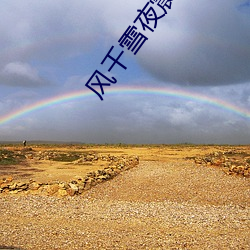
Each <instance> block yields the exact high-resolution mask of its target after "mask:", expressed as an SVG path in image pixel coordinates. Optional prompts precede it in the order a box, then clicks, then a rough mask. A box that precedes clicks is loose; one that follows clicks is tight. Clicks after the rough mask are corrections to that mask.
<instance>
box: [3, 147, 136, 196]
mask: <svg viewBox="0 0 250 250" xmlns="http://www.w3.org/2000/svg"><path fill="white" fill-rule="evenodd" d="M17 155H20V152H18V153H17ZM73 155H75V158H77V160H75V161H72V162H71V163H72V164H84V163H86V162H95V161H98V160H102V161H107V162H108V166H107V167H105V168H104V169H102V170H96V171H93V172H89V173H87V175H86V176H84V177H82V176H78V177H75V178H74V179H72V180H71V181H69V182H62V181H54V182H50V183H40V182H37V181H34V180H30V181H27V182H21V181H19V182H17V181H14V180H13V178H12V177H9V178H4V179H2V180H0V193H2V194H19V193H24V194H32V193H34V194H45V195H56V196H67V195H70V196H74V195H80V194H82V193H84V191H86V190H88V189H90V188H91V187H93V186H95V185H97V184H99V183H102V182H104V181H108V180H110V179H112V178H114V177H115V176H117V175H118V174H119V173H121V172H123V171H126V170H128V169H131V168H133V167H136V166H137V165H138V164H139V157H138V156H127V155H121V156H111V155H109V154H108V155H98V154H96V153H94V152H92V153H85V154H76V153H73ZM58 157H69V158H70V159H71V160H72V159H74V158H72V154H68V153H62V152H52V151H51V152H46V151H45V152H38V153H35V152H32V151H31V150H26V154H25V158H27V159H36V160H53V159H54V160H55V159H58Z"/></svg>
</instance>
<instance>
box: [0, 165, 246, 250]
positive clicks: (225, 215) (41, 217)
mask: <svg viewBox="0 0 250 250" xmlns="http://www.w3.org/2000/svg"><path fill="white" fill-rule="evenodd" d="M249 204H250V179H249V178H248V179H247V178H243V177H235V176H227V175H225V174H224V173H223V172H222V171H221V170H219V169H215V168H207V167H205V168H204V167H198V166H195V165H194V164H193V163H192V162H191V161H184V160H178V161H174V160H172V161H170V162H157V161H142V162H141V163H140V164H139V167H137V168H134V169H131V170H129V171H127V172H124V173H122V174H121V175H119V176H117V177H116V178H114V179H113V180H111V181H108V182H105V183H102V184H100V185H97V186H95V187H93V188H92V189H91V190H89V191H87V192H86V193H85V194H84V195H82V196H75V197H66V198H57V197H51V196H50V197H49V196H48V197H47V196H34V195H33V196H32V195H29V196H15V195H13V196H0V211H1V217H0V225H1V226H0V246H9V247H10V246H12V247H16V248H17V249H25V250H26V249H27V250H28V249H39V250H42V249H49V250H52V249H250V207H249ZM0 249H1V247H0Z"/></svg>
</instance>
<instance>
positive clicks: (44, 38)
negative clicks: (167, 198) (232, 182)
mask: <svg viewBox="0 0 250 250" xmlns="http://www.w3.org/2000/svg"><path fill="white" fill-rule="evenodd" d="M147 2H148V1H147V0H137V1H134V0H105V1H104V0H98V1H92V0H71V1H68V0H53V1H49V0H43V1H41V0H22V1H18V0H0V16H1V22H0V34H1V35H0V90H1V91H0V121H1V118H3V117H5V116H7V115H8V114H11V113H13V112H15V111H17V110H19V109H22V108H24V107H26V106H32V105H33V104H35V103H37V102H40V101H43V100H46V99H48V98H53V97H55V96H60V95H63V94H67V93H73V92H76V91H82V90H83V91H86V92H89V93H93V92H92V91H91V90H89V89H88V88H87V87H86V86H85V84H86V82H87V81H88V80H89V79H90V77H91V75H92V74H93V73H94V71H95V70H99V71H100V72H101V73H102V74H104V75H105V76H106V77H108V78H110V79H111V77H114V78H116V80H117V83H116V84H111V85H112V86H106V87H104V91H105V94H104V95H103V99H104V100H103V101H101V100H100V99H99V97H98V96H97V95H96V94H95V93H93V95H83V96H82V98H78V99H71V100H65V101H64V102H59V103H57V104H54V105H50V106H47V107H44V108H41V109H35V110H33V111H32V112H29V113H27V112H26V113H24V114H23V115H21V116H19V117H16V118H15V119H11V120H9V121H7V122H0V141H5V140H15V141H16V140H23V139H26V140H28V141H29V140H60V141H80V142H86V143H166V144H168V143H209V144H211V143H214V144H249V143H250V118H249V112H250V1H249V0H217V1H215V2H213V3H212V2H211V1H210V0H199V1H196V0H189V1H186V0H173V3H172V9H171V10H168V11H167V12H168V14H167V15H165V16H163V14H164V12H163V9H162V8H160V7H159V6H157V4H156V3H155V4H152V3H150V4H149V5H148V6H147V8H146V9H145V12H146V11H147V10H149V8H150V7H152V8H153V9H154V11H155V12H153V11H152V10H151V11H150V12H149V13H148V16H149V15H151V14H152V15H151V16H150V18H151V19H152V17H153V16H154V13H155V14H156V16H158V17H160V16H162V18H160V19H158V20H157V23H156V22H155V21H154V20H150V21H148V27H149V28H151V29H152V30H153V31H151V30H150V29H148V28H145V30H143V28H142V23H143V22H144V23H146V19H145V16H144V15H143V14H142V15H141V16H140V18H141V20H142V23H141V22H140V20H139V19H138V21H137V22H136V23H133V22H134V20H135V19H136V17H137V16H138V14H139V12H138V11H137V10H140V9H141V10H142V9H143V7H144V6H145V5H146V3H147ZM133 25H134V26H135V27H136V28H137V31H138V32H140V33H141V34H142V35H144V36H145V37H146V38H148V40H147V41H146V42H145V43H144V44H143V46H142V47H141V49H140V50H139V51H138V53H137V54H136V55H134V53H133V52H132V51H131V50H128V49H127V47H126V46H125V47H123V48H122V47H121V46H120V45H119V42H118V40H119V39H120V38H121V36H122V35H123V33H124V32H125V31H126V29H127V28H128V27H129V26H133ZM111 46H114V49H113V51H112V52H111V55H112V56H113V57H118V55H119V53H120V52H121V51H124V54H123V55H122V56H121V57H120V59H119V62H120V63H122V64H123V65H124V66H126V67H127V69H126V70H125V69H123V68H122V67H120V66H119V65H118V64H116V65H115V66H114V68H113V69H112V70H111V71H110V72H108V69H109V67H110V66H111V64H112V61H111V59H109V58H108V59H107V60H106V61H105V63H104V64H103V65H101V64H100V63H101V61H102V60H103V59H104V57H105V55H106V54H107V53H108V51H109V50H110V48H111ZM95 88H96V90H98V91H99V92H100V88H99V89H98V86H95ZM135 88H136V89H139V90H140V93H139V92H136V91H125V90H129V89H135ZM156 89H158V90H160V91H162V92H164V93H168V92H170V90H171V91H173V92H174V93H176V95H167V94H166V95H160V94H153V90H156ZM111 90H112V91H111ZM143 90H148V92H147V93H146V92H145V93H144V92H143ZM150 91H152V94H150ZM109 92H110V93H109ZM178 93H187V94H186V97H185V98H184V96H183V95H178ZM200 95H202V96H207V98H208V99H211V98H213V99H217V100H221V101H223V102H227V103H229V104H231V105H233V106H235V108H236V109H238V110H242V111H243V115H240V114H239V113H236V112H234V111H233V110H230V109H225V108H223V107H219V106H216V105H213V103H208V102H206V101H204V100H202V98H201V99H197V98H196V99H195V98H193V97H194V96H200ZM244 113H245V114H246V115H244ZM247 114H248V116H247Z"/></svg>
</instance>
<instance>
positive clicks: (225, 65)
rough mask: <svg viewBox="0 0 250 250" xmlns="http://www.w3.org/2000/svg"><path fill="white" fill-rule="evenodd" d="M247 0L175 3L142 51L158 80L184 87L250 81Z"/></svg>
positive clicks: (146, 64) (144, 62) (141, 59)
mask: <svg viewBox="0 0 250 250" xmlns="http://www.w3.org/2000/svg"><path fill="white" fill-rule="evenodd" d="M244 2H245V1H238V0H237V1H236V0H218V1H216V2H212V1H209V0H200V1H198V2H197V1H194V0H191V1H175V2H173V5H172V10H171V12H169V15H167V16H166V17H164V20H163V19H162V21H161V22H160V20H159V25H158V26H159V28H157V30H156V31H155V34H153V36H151V37H150V40H149V41H148V43H147V47H146V46H145V47H146V48H144V52H143V53H141V56H140V60H139V61H140V63H141V65H142V66H143V67H145V69H147V70H148V71H149V72H151V73H152V74H153V75H154V76H155V77H156V78H158V79H160V80H163V81H166V82H174V83H178V84H185V85H222V84H234V83H243V82H247V81H248V80H250V46H249V44H250V29H249V27H250V15H249V14H247V13H245V12H244V11H243V10H245V8H248V6H247V7H244V6H243V5H241V8H240V9H239V6H240V4H244Z"/></svg>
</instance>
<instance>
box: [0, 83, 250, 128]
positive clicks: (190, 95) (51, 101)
mask: <svg viewBox="0 0 250 250" xmlns="http://www.w3.org/2000/svg"><path fill="white" fill-rule="evenodd" d="M110 94H113V95H114V94H122V95H157V96H166V97H168V96H171V97H176V98H183V99H191V100H194V101H198V102H203V103H207V104H210V105H213V106H216V107H219V108H222V109H224V110H227V111H229V112H232V113H235V114H237V115H240V116H242V117H244V118H248V119H249V118H250V112H249V111H247V110H245V109H243V108H240V107H238V106H235V105H233V104H232V103H229V102H227V101H224V100H221V99H217V98H214V97H210V96H206V95H203V94H200V93H195V92H188V91H186V90H185V91H184V90H176V89H171V88H156V87H155V88H152V87H150V88H144V87H114V88H113V89H111V88H110V89H109V90H106V93H105V95H104V101H105V97H106V98H108V95H110ZM86 97H93V98H96V101H100V100H99V98H98V96H97V95H96V94H94V93H93V92H91V91H90V90H88V89H86V90H81V91H75V92H70V93H66V94H61V95H57V96H54V97H51V98H48V99H44V100H41V101H38V102H36V103H33V104H31V105H28V106H24V107H22V108H20V109H18V110H15V111H13V112H10V113H8V114H6V115H4V116H2V117H0V125H3V124H5V123H7V122H10V121H12V120H14V119H17V118H19V117H21V116H23V115H26V114H28V113H31V112H33V111H36V110H39V109H42V108H46V107H49V106H52V105H56V104H59V103H63V102H67V101H71V100H76V99H81V98H86ZM109 98H111V97H109Z"/></svg>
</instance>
